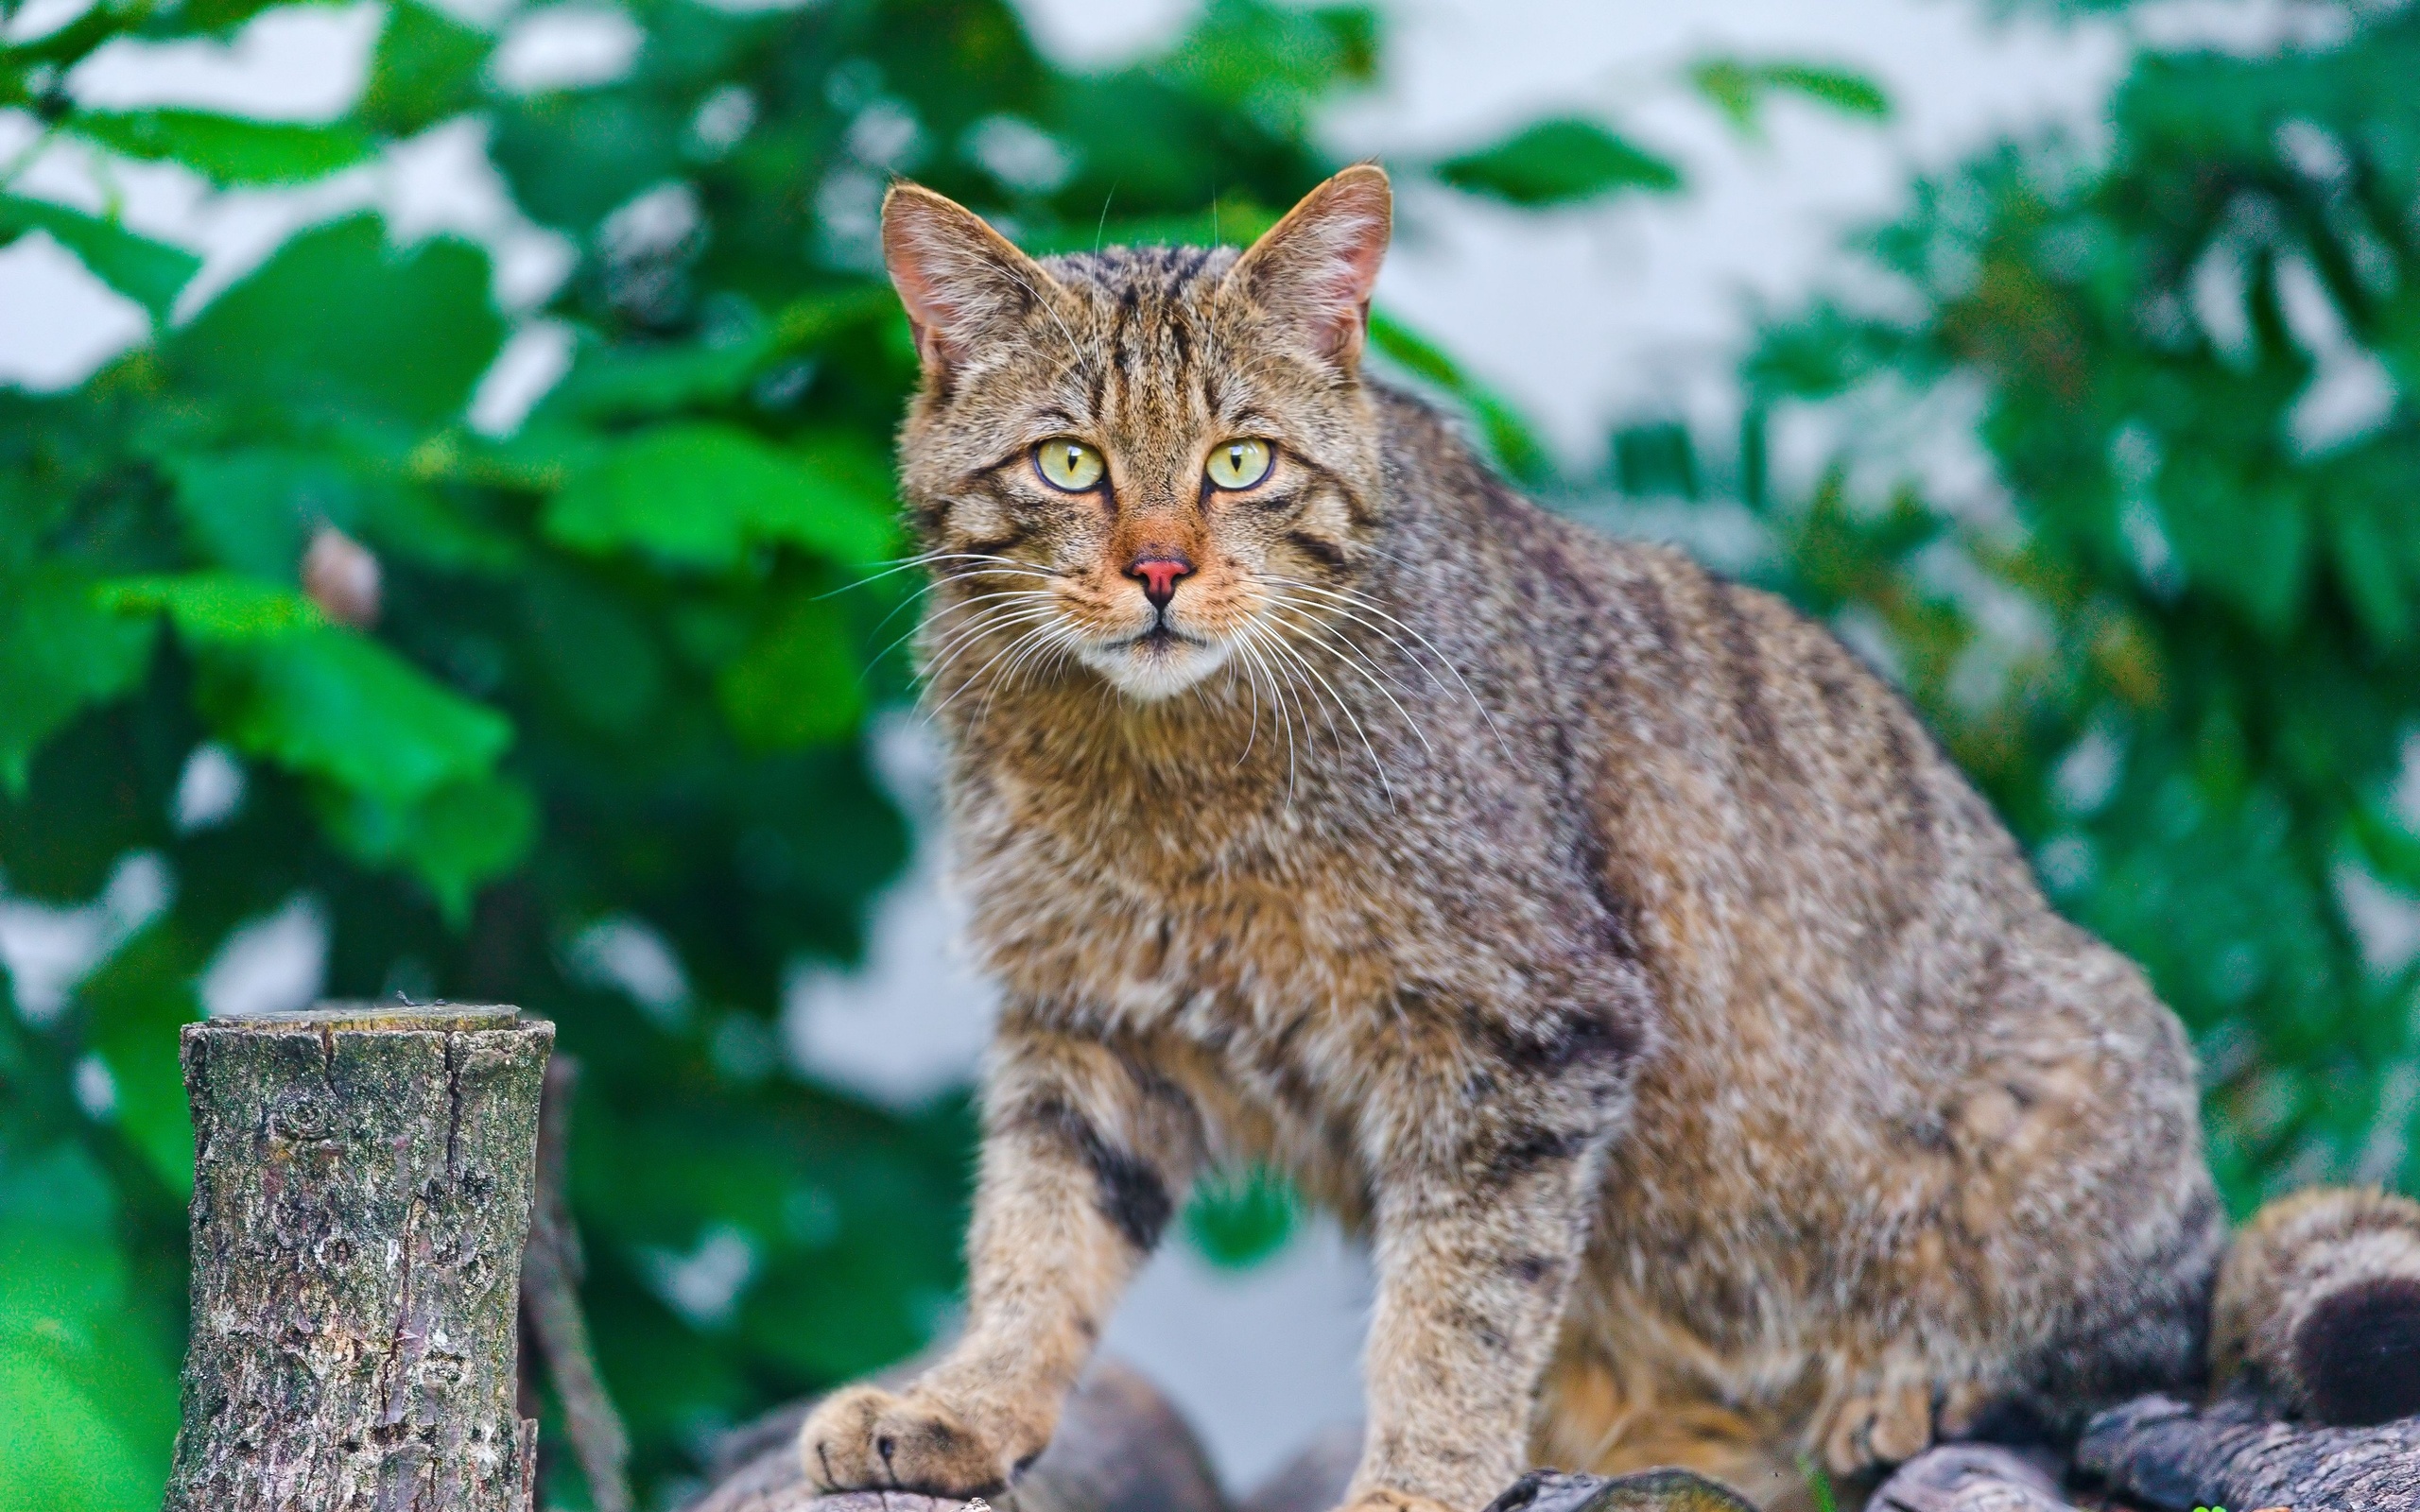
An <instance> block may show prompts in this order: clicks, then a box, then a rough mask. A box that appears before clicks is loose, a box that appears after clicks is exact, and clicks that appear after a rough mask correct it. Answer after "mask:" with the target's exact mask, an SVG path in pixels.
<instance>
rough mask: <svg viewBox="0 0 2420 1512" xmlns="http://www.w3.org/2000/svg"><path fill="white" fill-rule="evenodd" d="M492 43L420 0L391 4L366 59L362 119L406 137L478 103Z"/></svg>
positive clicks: (492, 47)
mask: <svg viewBox="0 0 2420 1512" xmlns="http://www.w3.org/2000/svg"><path fill="white" fill-rule="evenodd" d="M494 47H495V39H494V38H493V37H490V36H489V35H488V34H487V33H486V32H483V31H481V30H479V29H478V28H477V27H475V26H467V25H465V24H464V23H462V22H460V21H457V20H456V19H455V18H454V17H452V16H449V15H447V14H446V13H445V12H444V11H442V10H440V9H436V8H435V7H434V6H428V5H423V4H422V0H392V3H391V4H390V5H389V7H388V9H387V26H386V29H384V30H383V31H381V32H380V33H379V34H378V48H377V51H375V52H374V53H372V55H371V59H370V87H369V88H368V90H366V91H365V92H364V93H363V94H362V97H361V107H360V109H361V114H362V116H363V118H364V119H366V120H368V121H370V122H372V124H374V125H375V126H376V127H377V128H378V129H380V130H383V131H386V132H388V133H389V134H390V135H394V136H408V135H410V134H412V133H414V132H416V131H419V130H421V129H423V128H425V127H430V126H434V125H436V124H437V123H438V122H439V121H441V120H444V119H445V118H446V117H447V116H450V115H458V114H460V113H461V112H464V111H467V110H469V109H471V108H472V107H473V106H475V105H476V104H477V103H478V100H479V70H480V68H481V67H482V66H484V65H485V64H486V62H487V60H488V54H489V53H490V52H491V51H493V49H494Z"/></svg>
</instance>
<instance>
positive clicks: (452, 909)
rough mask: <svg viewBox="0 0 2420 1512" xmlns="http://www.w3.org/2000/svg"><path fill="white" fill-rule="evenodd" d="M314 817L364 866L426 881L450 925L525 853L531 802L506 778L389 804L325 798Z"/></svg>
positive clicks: (532, 830)
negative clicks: (398, 871)
mask: <svg viewBox="0 0 2420 1512" xmlns="http://www.w3.org/2000/svg"><path fill="white" fill-rule="evenodd" d="M320 825H321V827H322V828H323V829H325V830H326V831H327V832H328V835H329V837H330V838H331V839H333V840H335V841H336V843H337V845H338V846H340V847H342V848H343V849H344V850H345V851H347V852H349V853H350V854H351V855H353V856H354V858H355V859H356V860H359V861H361V862H363V863H364V864H366V865H368V866H372V867H381V868H384V867H401V868H404V869H406V870H407V871H409V872H410V873H411V874H412V875H413V876H415V877H418V878H419V879H420V880H421V881H422V882H423V883H424V884H426V885H427V887H428V889H429V891H430V892H431V893H432V894H434V895H435V896H436V899H437V906H438V911H439V912H440V913H441V914H442V915H443V916H444V918H445V921H446V923H448V924H449V925H451V926H453V927H454V928H456V929H459V928H461V927H462V926H463V925H464V924H466V923H468V922H469V921H470V917H471V902H472V900H473V899H475V897H476V896H477V895H478V889H479V888H480V886H481V885H484V884H486V883H489V882H492V881H493V880H494V879H496V878H498V877H501V876H504V875H506V874H507V873H509V872H510V871H511V870H512V869H513V868H515V867H517V866H519V865H520V864H521V862H522V860H523V859H524V858H525V857H527V855H528V853H529V848H530V846H531V844H532V843H534V842H535V840H536V839H537V835H538V803H537V799H534V798H532V797H531V796H530V794H529V790H528V789H527V788H526V787H524V786H523V785H522V784H520V783H519V782H513V781H511V780H510V779H507V778H496V777H486V778H477V779H472V780H469V781H464V782H448V783H446V784H445V785H444V786H442V787H441V788H438V789H437V790H436V791H435V792H433V793H430V794H429V795H428V796H427V797H425V798H423V799H420V800H419V801H418V802H415V803H411V804H406V805H396V804H391V803H387V802H383V801H381V800H379V799H376V798H373V797H371V796H369V795H367V794H357V795H354V796H353V797H351V798H350V799H342V798H331V799H330V800H329V801H327V802H325V803H323V804H322V805H320Z"/></svg>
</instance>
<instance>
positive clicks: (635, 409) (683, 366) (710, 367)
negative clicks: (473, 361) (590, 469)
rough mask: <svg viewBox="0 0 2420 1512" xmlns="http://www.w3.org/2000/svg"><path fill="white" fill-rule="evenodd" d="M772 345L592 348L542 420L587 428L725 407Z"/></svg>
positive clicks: (760, 337) (761, 339) (764, 341)
mask: <svg viewBox="0 0 2420 1512" xmlns="http://www.w3.org/2000/svg"><path fill="white" fill-rule="evenodd" d="M773 345H774V343H773V338H772V336H771V335H770V334H769V333H758V334H755V335H752V336H750V337H749V338H748V339H746V340H742V341H735V342H730V343H727V344H724V345H720V346H708V345H705V344H703V343H700V342H683V343H681V344H678V345H673V344H670V343H656V344H642V343H638V342H621V343H614V344H610V345H609V344H607V343H603V342H592V343H589V344H586V345H584V346H583V347H582V348H581V350H580V352H579V356H578V357H577V358H575V359H574V360H573V362H572V366H571V370H570V371H569V372H567V373H565V374H564V375H563V379H562V383H560V384H557V385H556V386H555V387H554V388H553V389H552V390H551V391H549V392H548V393H547V395H546V397H545V399H544V402H543V408H544V411H545V412H546V414H547V415H549V416H550V417H562V418H565V419H568V420H572V421H587V422H592V423H593V422H596V421H615V420H632V419H652V418H654V417H656V416H659V415H668V414H671V413H674V412H675V411H678V410H683V409H689V408H693V407H696V406H700V405H710V404H730V403H731V402H732V401H734V400H735V399H737V398H738V397H739V396H741V395H742V394H745V393H746V392H747V391H748V386H749V385H750V384H751V383H753V382H754V381H755V378H756V375H757V374H758V373H759V372H761V371H762V370H763V369H764V367H765V363H766V360H767V359H768V358H769V356H770V355H771V354H772V352H773Z"/></svg>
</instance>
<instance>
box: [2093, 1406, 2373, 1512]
mask: <svg viewBox="0 0 2420 1512" xmlns="http://www.w3.org/2000/svg"><path fill="white" fill-rule="evenodd" d="M2076 1465H2077V1468H2078V1469H2081V1470H2083V1471H2084V1472H2085V1473H2087V1474H2090V1475H2095V1476H2098V1477H2100V1479H2102V1480H2104V1481H2106V1482H2108V1484H2109V1485H2110V1486H2111V1487H2112V1488H2113V1489H2115V1490H2118V1491H2119V1492H2121V1493H2123V1494H2125V1495H2127V1496H2130V1497H2134V1498H2135V1499H2137V1500H2139V1501H2143V1502H2147V1503H2151V1504H2152V1505H2153V1506H2157V1507H2173V1508H2183V1509H2190V1508H2192V1507H2196V1506H2230V1507H2235V1508H2238V1512H2255V1509H2259V1508H2269V1507H2290V1508H2292V1512H2411V1509H2412V1508H2414V1507H2420V1417H2407V1418H2405V1419H2403V1420H2402V1421H2401V1422H2394V1423H2388V1424H2385V1425H2384V1426H2382V1427H2377V1428H2320V1427H2314V1426H2310V1425H2308V1424H2302V1423H2291V1422H2280V1421H2278V1420H2276V1419H2275V1417H2273V1416H2272V1414H2271V1413H2270V1412H2269V1411H2268V1410H2267V1408H2266V1407H2265V1406H2264V1405H2263V1404H2262V1403H2259V1402H2256V1401H2253V1400H2246V1399H2239V1398H2238V1399H2230V1400H2223V1401H2221V1402H2218V1403H2216V1404H2215V1405H2213V1406H2210V1407H2207V1408H2204V1409H2203V1410H2202V1411H2200V1412H2196V1411H2194V1410H2193V1409H2192V1408H2191V1407H2188V1406H2187V1405H2186V1404H2185V1403H2183V1402H2181V1401H2178V1400H2175V1399H2174V1398H2171V1397H2142V1398H2138V1399H2136V1400H2134V1401H2130V1402H2128V1403H2126V1404H2125V1405H2124V1406H2122V1407H2116V1408H2112V1409H2111V1410H2110V1411H2108V1412H2105V1413H2102V1414H2101V1415H2100V1417H2095V1418H2094V1419H2093V1420H2092V1422H2091V1424H2090V1425H2089V1426H2088V1427H2087V1428H2085V1430H2084V1435H2083V1443H2082V1444H2080V1445H2078V1446H2077V1449H2076Z"/></svg>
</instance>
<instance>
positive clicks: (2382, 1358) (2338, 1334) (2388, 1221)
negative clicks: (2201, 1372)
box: [2210, 1188, 2420, 1425]
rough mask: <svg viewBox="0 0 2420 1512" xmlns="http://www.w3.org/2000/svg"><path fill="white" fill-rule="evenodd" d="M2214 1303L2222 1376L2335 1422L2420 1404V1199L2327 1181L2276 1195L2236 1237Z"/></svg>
mask: <svg viewBox="0 0 2420 1512" xmlns="http://www.w3.org/2000/svg"><path fill="white" fill-rule="evenodd" d="M2215 1311H2216V1316H2215V1318H2214V1320H2213V1329H2212V1337H2211V1341H2210V1357H2211V1364H2212V1366H2214V1368H2215V1370H2216V1372H2217V1375H2218V1377H2219V1381H2220V1383H2221V1386H2222V1387H2226V1386H2236V1385H2241V1386H2245V1387H2248V1388H2250V1389H2252V1390H2255V1391H2259V1392H2265V1393H2268V1394H2270V1395H2272V1396H2273V1397H2276V1398H2279V1399H2281V1400H2283V1402H2284V1403H2285V1404H2286V1405H2287V1406H2289V1407H2290V1408H2293V1409H2294V1410H2297V1411H2299V1412H2302V1413H2306V1414H2308V1415H2309V1416H2310V1417H2315V1418H2317V1419H2319V1420H2320V1421H2322V1422H2327V1423H2338V1424H2364V1425H2366V1424H2370V1423H2380V1422H2385V1421H2388V1420H2389V1419H2391V1418H2395V1417H2410V1416H2411V1415H2412V1414H2414V1413H2420V1202H2414V1201H2412V1200H2411V1198H2410V1197H2399V1196H2394V1195H2392V1194H2387V1193H2384V1192H2379V1191H2377V1190H2376V1189H2374V1188H2373V1189H2366V1190H2364V1189H2354V1188H2323V1189H2320V1190H2317V1191H2312V1192H2302V1193H2297V1194H2294V1195H2292V1196H2290V1197H2287V1198H2284V1199H2282V1200H2280V1201H2276V1202H2273V1203H2271V1204H2269V1206H2267V1207H2266V1208H2263V1209H2262V1210H2261V1211H2259V1212H2258V1213H2257V1214H2256V1216H2255V1217H2254V1218H2253V1220H2252V1222H2251V1223H2250V1224H2249V1225H2247V1226H2246V1227H2245V1229H2244V1230H2243V1232H2242V1233H2240V1234H2238V1236H2237V1237H2236V1241H2235V1244H2234V1245H2233V1246H2231V1247H2230V1248H2229V1249H2228V1251H2227V1258H2226V1263H2225V1264H2224V1266H2222V1267H2221V1270H2220V1272H2219V1291H2218V1300H2217V1304H2216V1309H2215Z"/></svg>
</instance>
